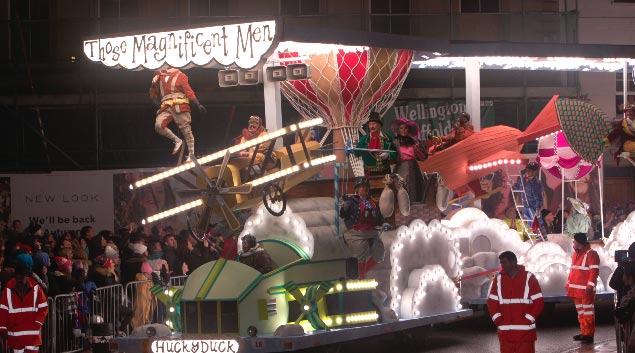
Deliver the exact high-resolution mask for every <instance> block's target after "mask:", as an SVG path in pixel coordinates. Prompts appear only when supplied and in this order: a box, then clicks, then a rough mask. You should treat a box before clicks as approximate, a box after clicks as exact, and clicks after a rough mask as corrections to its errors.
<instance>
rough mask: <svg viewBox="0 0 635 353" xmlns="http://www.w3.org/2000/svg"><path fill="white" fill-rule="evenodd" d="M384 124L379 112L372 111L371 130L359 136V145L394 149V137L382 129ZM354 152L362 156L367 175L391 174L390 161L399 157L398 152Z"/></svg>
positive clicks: (370, 147) (369, 122)
mask: <svg viewBox="0 0 635 353" xmlns="http://www.w3.org/2000/svg"><path fill="white" fill-rule="evenodd" d="M383 125H384V123H383V122H382V121H381V119H380V117H379V113H377V112H371V113H370V117H369V119H368V129H369V130H370V132H369V133H368V134H366V135H364V136H362V137H360V138H359V142H358V143H357V147H358V148H368V149H378V150H391V151H394V149H395V148H394V145H393V137H392V135H391V134H389V133H384V132H382V131H381V128H382V126H383ZM353 153H354V154H355V155H356V156H358V157H359V156H361V157H362V160H363V161H364V171H365V173H366V176H371V175H385V174H389V173H390V161H392V160H394V159H395V158H397V153H396V152H369V151H357V150H356V151H354V152H353Z"/></svg>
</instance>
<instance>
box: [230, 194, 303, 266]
mask: <svg viewBox="0 0 635 353" xmlns="http://www.w3.org/2000/svg"><path fill="white" fill-rule="evenodd" d="M246 234H251V235H253V236H255V237H256V239H257V240H258V241H260V240H264V239H282V240H287V241H290V242H292V243H294V244H295V245H297V246H299V247H300V248H302V249H303V250H304V251H305V252H306V253H307V254H308V255H309V257H313V251H314V250H315V246H314V238H313V234H312V233H311V231H309V229H308V228H307V226H306V224H305V223H304V220H303V219H302V217H300V216H298V215H296V214H294V213H293V211H292V210H291V208H290V207H288V206H287V209H286V211H285V212H284V214H283V215H282V216H280V217H276V216H273V215H272V214H270V213H269V212H268V211H267V210H266V209H265V206H264V205H260V207H258V210H257V211H256V212H254V214H253V215H252V216H251V217H249V218H248V219H247V221H246V222H245V228H244V229H243V231H242V232H241V233H240V237H242V236H243V235H246ZM240 237H239V239H240ZM238 252H239V253H240V252H242V242H240V241H239V242H238Z"/></svg>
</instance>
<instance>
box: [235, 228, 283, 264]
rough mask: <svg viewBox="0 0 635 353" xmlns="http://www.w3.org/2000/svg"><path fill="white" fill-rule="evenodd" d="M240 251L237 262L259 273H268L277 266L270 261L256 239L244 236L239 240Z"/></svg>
mask: <svg viewBox="0 0 635 353" xmlns="http://www.w3.org/2000/svg"><path fill="white" fill-rule="evenodd" d="M241 241H242V243H241V245H242V250H241V251H240V257H239V260H240V262H241V263H243V264H245V265H247V266H249V267H252V268H254V269H256V270H257V271H259V272H260V273H268V272H271V271H273V270H275V269H276V268H278V265H276V263H275V262H274V261H273V260H272V259H271V256H270V255H269V253H268V252H267V250H265V248H263V247H262V246H261V245H260V244H259V243H258V242H257V241H256V237H255V236H253V235H251V234H246V235H244V236H243V237H242V238H241Z"/></svg>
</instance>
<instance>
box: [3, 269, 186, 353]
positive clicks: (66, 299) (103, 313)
mask: <svg viewBox="0 0 635 353" xmlns="http://www.w3.org/2000/svg"><path fill="white" fill-rule="evenodd" d="M186 279H187V276H177V277H172V278H171V279H170V286H183V285H184V284H185V280H186ZM149 282H151V281H136V282H130V283H128V284H127V285H126V287H125V288H124V287H123V286H122V285H121V284H116V285H112V286H107V287H101V288H97V290H96V291H95V293H94V294H90V295H86V294H85V293H82V292H75V293H70V294H61V295H58V296H56V297H55V298H48V299H47V301H48V305H49V313H48V315H47V317H46V320H45V322H44V325H43V326H42V346H41V347H40V352H43V353H54V352H55V353H73V352H80V351H82V350H85V349H87V348H89V347H90V345H91V343H93V342H94V340H93V337H92V332H91V324H93V323H108V324H110V327H111V329H112V334H113V335H114V336H118V335H119V334H120V332H121V331H122V330H123V331H124V332H126V333H127V334H129V333H130V330H131V326H130V322H129V320H127V319H126V318H124V317H123V316H132V315H134V308H135V304H136V302H135V301H136V300H137V297H136V292H137V290H139V285H141V284H145V283H149ZM124 311H128V312H127V313H125V312H124ZM166 320H167V312H166V308H165V307H164V306H163V305H162V304H161V303H160V302H158V301H157V300H156V299H153V300H151V303H150V315H149V317H148V319H147V322H144V323H143V324H150V323H161V324H164V323H165V321H166ZM10 352H11V349H9V348H8V347H7V346H6V343H5V341H4V340H3V339H0V353H10Z"/></svg>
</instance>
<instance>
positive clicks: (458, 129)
mask: <svg viewBox="0 0 635 353" xmlns="http://www.w3.org/2000/svg"><path fill="white" fill-rule="evenodd" d="M472 135H474V125H472V124H471V123H470V114H469V113H467V112H462V113H461V114H459V118H458V120H457V122H456V124H455V125H454V128H452V131H450V133H449V134H447V135H445V136H431V138H430V140H432V141H433V142H434V143H435V145H436V147H433V149H432V150H431V152H437V151H442V150H444V149H446V148H448V147H450V146H452V145H455V144H456V143H458V142H460V141H463V140H465V139H466V138H468V137H470V136H472Z"/></svg>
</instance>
